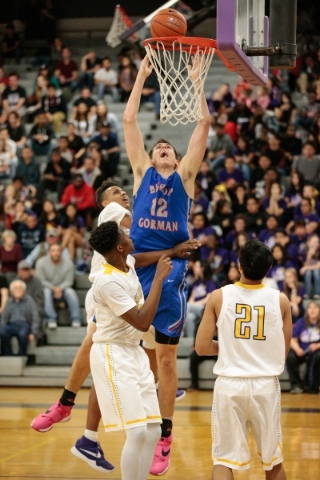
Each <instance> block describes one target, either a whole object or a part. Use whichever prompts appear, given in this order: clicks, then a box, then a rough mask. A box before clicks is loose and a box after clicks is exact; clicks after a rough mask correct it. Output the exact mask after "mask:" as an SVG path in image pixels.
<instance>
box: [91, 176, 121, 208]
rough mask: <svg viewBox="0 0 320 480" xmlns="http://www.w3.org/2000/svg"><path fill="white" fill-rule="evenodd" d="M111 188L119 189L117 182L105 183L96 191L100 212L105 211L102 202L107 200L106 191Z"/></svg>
mask: <svg viewBox="0 0 320 480" xmlns="http://www.w3.org/2000/svg"><path fill="white" fill-rule="evenodd" d="M110 187H118V184H117V183H116V182H109V181H104V182H103V183H102V184H101V185H100V187H99V188H98V189H97V191H96V202H97V205H98V207H99V210H103V206H102V205H101V202H103V200H104V199H105V191H106V190H108V188H110Z"/></svg>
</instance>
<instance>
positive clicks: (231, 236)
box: [225, 213, 247, 250]
mask: <svg viewBox="0 0 320 480" xmlns="http://www.w3.org/2000/svg"><path fill="white" fill-rule="evenodd" d="M233 227H234V228H233V230H231V231H230V232H229V233H228V234H227V236H226V239H225V240H226V243H225V244H226V247H227V248H228V250H231V249H232V250H235V248H236V238H237V236H238V234H239V233H246V230H247V222H246V217H245V216H244V215H241V213H240V214H239V215H236V216H235V219H234V222H233Z"/></svg>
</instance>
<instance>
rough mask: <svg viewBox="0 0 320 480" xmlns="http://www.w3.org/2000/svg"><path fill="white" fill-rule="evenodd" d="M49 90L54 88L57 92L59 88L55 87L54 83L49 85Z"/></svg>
mask: <svg viewBox="0 0 320 480" xmlns="http://www.w3.org/2000/svg"><path fill="white" fill-rule="evenodd" d="M48 88H54V89H55V90H57V87H56V86H55V84H54V83H48V86H47V90H48Z"/></svg>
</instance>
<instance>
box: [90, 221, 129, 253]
mask: <svg viewBox="0 0 320 480" xmlns="http://www.w3.org/2000/svg"><path fill="white" fill-rule="evenodd" d="M120 236H121V233H120V231H119V226H118V224H117V222H114V221H110V222H104V223H102V224H101V225H99V227H97V228H96V229H95V230H93V232H92V233H91V236H90V239H89V243H90V245H91V247H92V248H93V249H94V250H95V251H96V252H98V253H100V254H101V255H103V256H104V255H106V254H107V253H109V252H111V251H112V250H113V249H114V248H116V246H117V245H118V243H119V239H120Z"/></svg>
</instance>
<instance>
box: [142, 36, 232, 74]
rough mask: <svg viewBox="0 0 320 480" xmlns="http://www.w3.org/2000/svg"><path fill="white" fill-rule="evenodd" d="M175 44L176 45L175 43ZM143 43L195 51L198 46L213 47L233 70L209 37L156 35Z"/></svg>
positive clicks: (167, 48) (153, 46) (164, 48)
mask: <svg viewBox="0 0 320 480" xmlns="http://www.w3.org/2000/svg"><path fill="white" fill-rule="evenodd" d="M175 44H176V45H175ZM143 45H144V46H146V45H149V46H150V47H151V48H153V49H154V50H156V49H158V48H159V49H160V50H169V51H172V50H175V51H177V50H180V49H181V48H182V50H185V51H188V52H190V47H191V53H196V52H197V50H198V48H199V47H200V48H207V49H213V48H214V49H215V51H216V54H217V55H218V57H219V58H220V60H221V61H222V62H223V63H224V64H225V66H226V67H227V68H228V70H230V71H231V72H234V71H235V69H234V67H233V66H232V65H231V64H230V63H229V62H228V60H227V59H226V58H225V57H224V56H223V55H222V53H221V52H220V50H218V49H217V42H216V40H212V39H211V38H204V37H156V38H147V39H146V40H144V41H143ZM204 53H205V54H206V53H209V51H207V52H206V51H205V50H204Z"/></svg>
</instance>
